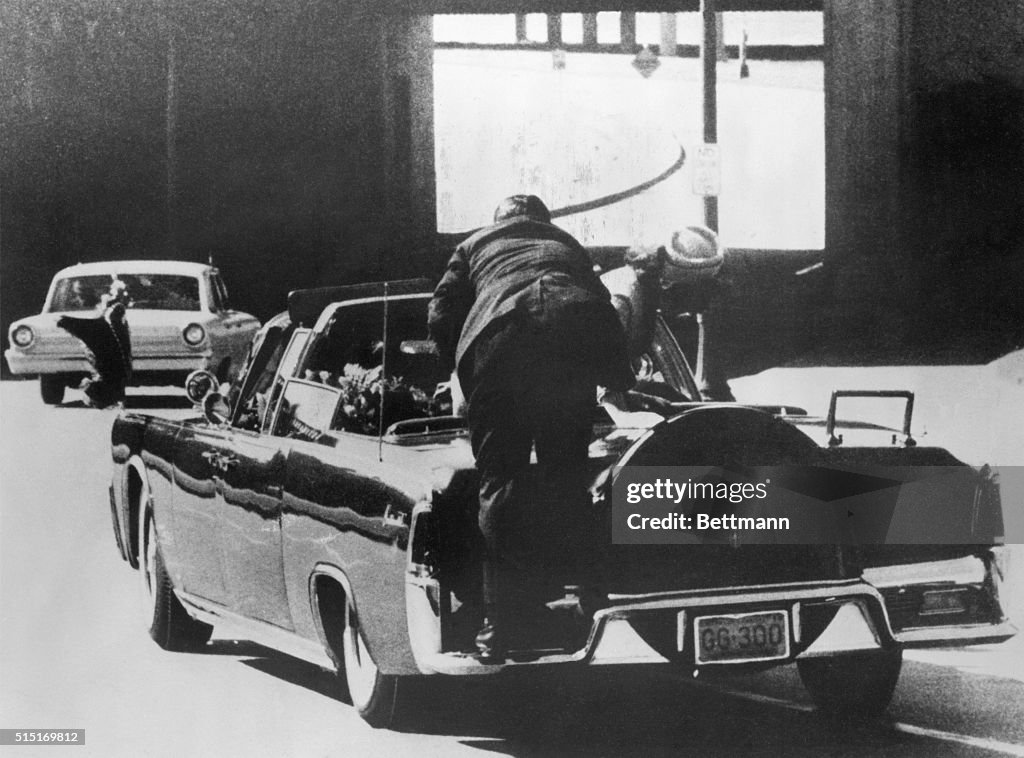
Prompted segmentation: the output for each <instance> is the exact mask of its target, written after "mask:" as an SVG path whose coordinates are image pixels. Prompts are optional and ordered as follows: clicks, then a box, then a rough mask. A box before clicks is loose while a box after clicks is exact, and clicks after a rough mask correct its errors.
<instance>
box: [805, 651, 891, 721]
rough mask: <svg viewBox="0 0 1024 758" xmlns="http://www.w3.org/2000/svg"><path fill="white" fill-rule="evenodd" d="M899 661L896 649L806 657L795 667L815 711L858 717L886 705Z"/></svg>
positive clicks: (844, 717) (869, 715) (873, 714)
mask: <svg viewBox="0 0 1024 758" xmlns="http://www.w3.org/2000/svg"><path fill="white" fill-rule="evenodd" d="M902 664H903V651H902V650H899V649H896V650H886V651H882V652H877V653H854V654H850V655H837V656H833V657H830V658H807V659H804V660H800V661H797V664H796V666H797V670H798V671H799V672H800V679H801V680H802V681H803V683H804V687H806V688H807V691H808V692H809V693H810V695H811V698H812V699H813V700H814V703H815V705H817V706H818V710H820V711H822V712H824V713H826V714H828V715H829V716H834V717H839V718H843V719H857V718H866V717H873V716H878V715H879V714H881V713H882V712H883V711H884V710H885V709H886V708H887V707H888V706H889V701H890V700H892V695H893V691H894V690H895V689H896V681H897V680H898V679H899V676H900V667H901V666H902Z"/></svg>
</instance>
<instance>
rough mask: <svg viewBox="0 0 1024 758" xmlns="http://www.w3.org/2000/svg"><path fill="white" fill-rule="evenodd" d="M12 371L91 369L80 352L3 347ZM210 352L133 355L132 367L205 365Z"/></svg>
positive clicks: (85, 371) (165, 368) (161, 368)
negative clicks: (31, 351) (51, 352)
mask: <svg viewBox="0 0 1024 758" xmlns="http://www.w3.org/2000/svg"><path fill="white" fill-rule="evenodd" d="M4 357H5V358H6V359H7V365H8V367H9V368H10V370H11V373H12V374H17V375H22V374H79V373H83V374H88V373H90V372H91V371H92V370H93V369H92V366H91V364H90V363H89V361H88V360H87V359H86V358H85V357H84V356H83V355H63V356H62V355H26V354H25V353H21V352H16V351H14V350H10V349H8V350H6V351H4ZM212 363H213V361H212V356H211V354H210V353H209V352H202V353H192V354H189V355H172V356H154V357H139V356H135V357H134V358H133V359H132V370H133V371H182V372H186V373H187V372H189V371H195V370H197V369H208V368H211V366H212Z"/></svg>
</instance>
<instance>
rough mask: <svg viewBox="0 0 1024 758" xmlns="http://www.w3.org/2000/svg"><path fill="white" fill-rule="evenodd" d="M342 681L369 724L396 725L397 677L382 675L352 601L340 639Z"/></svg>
mask: <svg viewBox="0 0 1024 758" xmlns="http://www.w3.org/2000/svg"><path fill="white" fill-rule="evenodd" d="M342 655H343V662H344V667H345V682H346V684H347V685H348V692H349V697H350V698H351V700H352V705H353V706H354V707H355V709H356V710H357V711H358V712H359V715H360V716H362V717H363V720H364V721H366V723H368V724H370V726H374V727H382V728H386V727H389V726H392V725H393V724H395V722H396V720H397V712H398V708H397V706H398V693H399V687H400V685H401V684H402V683H403V682H402V681H401V680H400V677H397V676H394V675H392V674H383V673H381V671H380V669H378V668H377V664H376V663H375V662H374V660H373V657H372V656H371V655H370V651H369V649H368V648H367V647H366V641H365V640H364V639H363V633H362V631H361V630H360V628H359V617H358V616H357V615H356V611H355V608H353V607H352V602H351V600H346V602H345V632H344V637H343V640H342Z"/></svg>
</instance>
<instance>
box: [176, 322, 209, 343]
mask: <svg viewBox="0 0 1024 758" xmlns="http://www.w3.org/2000/svg"><path fill="white" fill-rule="evenodd" d="M181 338H182V339H183V340H185V342H186V344H188V345H191V346H192V347H195V346H196V345H198V344H200V343H201V342H202V341H203V340H204V339H206V330H205V329H203V327H201V326H200V325H199V324H189V325H188V326H186V327H185V328H184V329H183V330H182V332H181Z"/></svg>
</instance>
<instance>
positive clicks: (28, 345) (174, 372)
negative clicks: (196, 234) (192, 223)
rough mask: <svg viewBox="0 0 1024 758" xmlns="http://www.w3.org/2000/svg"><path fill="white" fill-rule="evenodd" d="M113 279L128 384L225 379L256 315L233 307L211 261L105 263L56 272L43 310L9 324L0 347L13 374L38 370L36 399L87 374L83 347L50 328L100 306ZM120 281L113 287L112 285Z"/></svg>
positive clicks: (240, 357)
mask: <svg viewBox="0 0 1024 758" xmlns="http://www.w3.org/2000/svg"><path fill="white" fill-rule="evenodd" d="M115 282H121V283H123V287H124V296H123V297H126V298H127V299H126V301H125V302H126V304H127V306H128V311H127V321H128V326H129V329H130V331H131V348H132V379H131V383H132V384H133V385H162V384H179V385H180V383H181V380H182V379H183V378H184V377H185V376H186V375H187V374H188V373H189V372H191V371H194V370H196V369H207V370H209V371H212V372H214V373H215V374H216V375H217V376H218V377H219V378H221V379H222V380H225V381H226V380H229V379H230V378H231V377H232V375H233V374H234V372H236V371H237V370H238V369H239V368H240V367H241V365H242V363H243V361H244V359H245V355H246V351H247V350H248V346H249V343H250V341H251V339H252V336H253V334H255V332H256V330H257V329H258V328H259V321H258V320H257V319H256V318H255V317H254V316H252V315H250V314H248V313H242V312H240V311H236V310H233V309H232V308H231V307H230V305H229V303H228V294H227V289H226V287H225V286H224V282H223V280H222V279H221V276H220V273H219V272H218V270H217V269H216V268H214V267H213V266H209V265H206V264H201V263H188V262H183V261H105V262H97V263H83V264H78V265H76V266H70V267H68V268H65V269H62V270H61V271H58V272H57V274H56V276H54V278H53V281H52V282H51V284H50V289H49V291H48V292H47V294H46V302H45V303H44V304H43V311H42V313H40V314H39V315H37V316H30V317H28V318H23V319H21V320H19V321H16V322H14V323H13V324H12V325H11V328H10V330H9V333H8V339H9V344H10V348H9V349H8V350H7V351H6V352H5V353H4V356H5V357H6V358H7V365H8V366H9V367H10V369H11V372H12V373H14V374H38V375H39V386H40V390H41V392H42V397H43V402H45V403H48V404H51V405H56V404H58V403H60V402H62V401H63V399H64V389H65V387H68V386H75V385H77V384H78V383H79V382H80V381H81V380H82V379H83V378H84V377H86V376H88V375H89V374H90V372H91V366H90V363H89V360H88V355H87V352H86V350H85V347H84V345H83V344H82V343H81V342H80V341H79V340H78V339H76V338H75V337H73V336H71V334H69V333H68V332H66V331H65V330H63V329H61V328H59V327H58V326H57V321H58V320H59V318H60V317H61V316H65V315H71V316H77V317H79V318H83V317H84V318H88V317H91V316H95V317H97V318H99V317H100V316H101V314H102V311H103V303H104V298H105V297H106V296H108V294H109V293H110V292H111V287H112V285H114V284H115ZM120 286H121V285H117V287H120Z"/></svg>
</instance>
